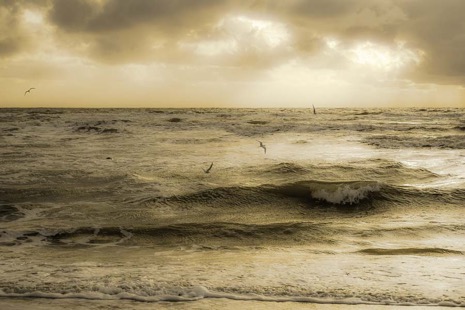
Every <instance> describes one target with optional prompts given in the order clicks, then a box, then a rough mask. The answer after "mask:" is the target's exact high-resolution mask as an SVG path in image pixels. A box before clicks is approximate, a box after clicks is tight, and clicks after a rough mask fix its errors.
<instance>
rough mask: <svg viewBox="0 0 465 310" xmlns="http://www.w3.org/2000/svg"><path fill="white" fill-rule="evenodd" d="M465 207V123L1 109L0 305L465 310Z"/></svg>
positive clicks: (324, 115)
mask: <svg viewBox="0 0 465 310" xmlns="http://www.w3.org/2000/svg"><path fill="white" fill-rule="evenodd" d="M258 141H262V142H263V143H264V144H265V145H266V153H265V152H264V150H263V149H262V148H260V147H259V143H258ZM211 163H213V167H212V169H211V171H210V173H208V174H207V173H204V171H203V169H207V168H208V167H209V166H210V164H211ZM464 201H465V110H464V109H436V110H432V109H370V110H366V109H321V110H319V111H318V114H316V115H313V113H312V111H311V109H308V110H303V109H302V110H293V109H283V110H278V109H271V110H258V109H240V110H238V109H198V110H194V109H185V110H183V109H181V110H174V109H160V110H155V109H99V110H97V109H96V110H84V109H1V110H0V255H1V258H2V259H1V261H0V271H1V272H2V277H1V278H0V296H2V297H3V298H12V297H33V298H36V297H37V298H39V297H48V298H57V299H60V298H83V299H98V300H115V299H130V300H136V301H146V302H153V303H160V302H167V301H168V302H171V301H191V302H192V303H193V304H195V302H196V300H199V299H203V298H224V299H225V300H227V299H230V300H244V301H247V300H251V301H252V300H253V301H255V302H257V301H263V302H273V301H274V302H281V301H299V302H316V303H339V304H392V305H443V306H465V289H464V288H465V257H464V253H465V222H464V219H463V215H464V214H465V212H464V211H465V209H464V208H465V205H464Z"/></svg>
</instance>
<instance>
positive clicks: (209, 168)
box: [202, 163, 213, 173]
mask: <svg viewBox="0 0 465 310" xmlns="http://www.w3.org/2000/svg"><path fill="white" fill-rule="evenodd" d="M212 167H213V163H212V164H211V165H210V167H208V169H207V170H205V169H203V168H202V169H203V171H204V172H205V173H210V170H211V169H212Z"/></svg>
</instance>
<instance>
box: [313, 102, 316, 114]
mask: <svg viewBox="0 0 465 310" xmlns="http://www.w3.org/2000/svg"><path fill="white" fill-rule="evenodd" d="M312 107H313V114H316V109H315V106H314V105H313V104H312Z"/></svg>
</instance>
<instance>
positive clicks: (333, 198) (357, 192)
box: [312, 183, 380, 204]
mask: <svg viewBox="0 0 465 310" xmlns="http://www.w3.org/2000/svg"><path fill="white" fill-rule="evenodd" d="M379 190H380V186H379V184H377V183H373V184H370V185H363V186H357V187H355V186H353V185H350V184H344V185H342V186H338V187H335V188H331V189H328V188H323V189H318V190H314V191H312V197H313V198H316V199H320V200H324V201H327V202H330V203H334V204H354V203H358V202H360V201H361V200H363V199H365V198H366V197H367V196H368V194H370V193H372V192H376V191H379Z"/></svg>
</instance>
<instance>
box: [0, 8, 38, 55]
mask: <svg viewBox="0 0 465 310" xmlns="http://www.w3.org/2000/svg"><path fill="white" fill-rule="evenodd" d="M46 6H47V5H46V1H45V0H35V1H34V0H31V1H21V0H16V1H15V0H0V58H2V57H8V56H12V55H14V54H16V53H19V52H22V51H23V50H25V49H27V48H30V47H31V45H32V42H31V41H33V38H32V37H31V36H30V35H29V34H28V33H27V32H26V31H25V30H24V29H22V28H21V23H20V19H21V14H22V13H23V9H24V8H26V7H28V8H34V9H42V8H45V7H46Z"/></svg>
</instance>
